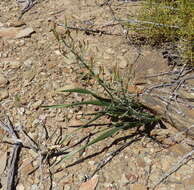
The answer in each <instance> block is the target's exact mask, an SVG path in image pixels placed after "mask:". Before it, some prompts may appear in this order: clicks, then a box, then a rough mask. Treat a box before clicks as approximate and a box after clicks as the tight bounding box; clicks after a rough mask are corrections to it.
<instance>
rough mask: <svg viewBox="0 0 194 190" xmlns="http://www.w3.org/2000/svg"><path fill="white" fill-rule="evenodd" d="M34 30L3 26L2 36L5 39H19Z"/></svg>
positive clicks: (0, 30) (0, 35) (27, 35)
mask: <svg viewBox="0 0 194 190" xmlns="http://www.w3.org/2000/svg"><path fill="white" fill-rule="evenodd" d="M33 32H34V30H33V28H31V27H27V28H17V27H1V28H0V38H3V39H18V38H23V37H29V36H30V35H31V34H32V33H33Z"/></svg>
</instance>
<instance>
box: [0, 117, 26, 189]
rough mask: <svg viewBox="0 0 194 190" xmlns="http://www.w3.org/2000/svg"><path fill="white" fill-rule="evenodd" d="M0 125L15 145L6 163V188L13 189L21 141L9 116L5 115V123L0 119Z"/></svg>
mask: <svg viewBox="0 0 194 190" xmlns="http://www.w3.org/2000/svg"><path fill="white" fill-rule="evenodd" d="M0 124H1V127H2V128H3V129H4V130H6V131H7V132H8V133H9V134H10V135H11V136H12V138H13V140H14V142H15V145H14V149H13V152H12V154H11V158H10V160H9V163H8V169H9V172H8V178H7V190H13V189H15V177H16V174H17V171H16V170H17V165H18V164H17V162H18V159H19V154H20V151H21V148H22V142H21V140H20V139H19V137H18V134H17V133H16V131H15V130H14V127H13V124H12V122H11V121H10V119H9V117H8V116H7V121H6V123H4V122H2V121H0Z"/></svg>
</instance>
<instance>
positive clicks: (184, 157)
mask: <svg viewBox="0 0 194 190" xmlns="http://www.w3.org/2000/svg"><path fill="white" fill-rule="evenodd" d="M192 154H194V149H193V150H192V151H190V152H189V153H187V154H185V155H184V156H183V158H182V159H181V160H180V161H179V162H178V163H177V164H176V165H175V166H174V167H173V168H172V169H171V170H170V171H169V172H167V173H166V174H165V175H164V176H163V177H162V178H161V179H160V180H159V181H158V182H157V183H156V184H155V185H154V187H153V189H152V190H155V189H156V187H157V186H158V185H160V184H161V183H162V182H163V181H164V180H165V179H167V178H168V177H169V176H170V175H172V174H173V173H174V172H176V171H177V170H178V169H179V168H181V167H182V166H183V165H184V164H186V163H187V162H188V161H189V160H191V159H193V158H192Z"/></svg>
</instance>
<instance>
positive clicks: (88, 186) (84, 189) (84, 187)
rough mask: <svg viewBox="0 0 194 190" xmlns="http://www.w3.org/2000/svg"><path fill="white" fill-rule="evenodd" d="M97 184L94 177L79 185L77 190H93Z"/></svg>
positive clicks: (96, 177)
mask: <svg viewBox="0 0 194 190" xmlns="http://www.w3.org/2000/svg"><path fill="white" fill-rule="evenodd" d="M97 184H98V176H94V177H93V178H91V179H89V180H88V181H86V182H84V183H82V184H81V185H80V188H79V190H95V189H96V186H97Z"/></svg>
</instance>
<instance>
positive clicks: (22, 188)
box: [16, 183, 25, 190]
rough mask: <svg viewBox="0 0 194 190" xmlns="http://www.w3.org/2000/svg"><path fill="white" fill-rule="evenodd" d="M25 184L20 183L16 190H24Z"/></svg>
mask: <svg viewBox="0 0 194 190" xmlns="http://www.w3.org/2000/svg"><path fill="white" fill-rule="evenodd" d="M24 189H25V188H24V185H23V184H22V183H19V184H18V185H17V187H16V190H24Z"/></svg>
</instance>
